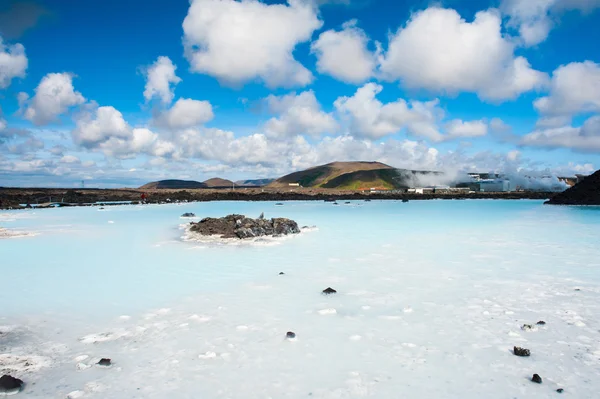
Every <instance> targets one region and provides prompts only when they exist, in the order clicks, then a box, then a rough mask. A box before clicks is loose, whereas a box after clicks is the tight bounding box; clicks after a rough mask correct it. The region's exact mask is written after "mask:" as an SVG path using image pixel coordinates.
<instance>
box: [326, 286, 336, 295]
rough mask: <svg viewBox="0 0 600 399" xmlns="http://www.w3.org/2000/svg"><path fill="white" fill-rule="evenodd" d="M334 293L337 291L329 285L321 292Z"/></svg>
mask: <svg viewBox="0 0 600 399" xmlns="http://www.w3.org/2000/svg"><path fill="white" fill-rule="evenodd" d="M335 293H337V291H336V290H334V289H333V288H331V287H327V288H325V289H324V290H323V294H325V295H330V294H335Z"/></svg>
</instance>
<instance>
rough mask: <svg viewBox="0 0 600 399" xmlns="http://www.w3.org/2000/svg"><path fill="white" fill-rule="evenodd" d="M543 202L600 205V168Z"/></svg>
mask: <svg viewBox="0 0 600 399" xmlns="http://www.w3.org/2000/svg"><path fill="white" fill-rule="evenodd" d="M545 203H546V204H550V205H600V170H597V171H596V172H595V173H594V174H592V175H590V176H587V177H586V178H584V179H583V180H582V181H580V182H579V183H577V184H575V185H574V186H573V187H571V188H569V189H567V190H565V191H563V192H562V193H560V194H557V195H555V196H554V197H552V198H550V200H548V201H546V202H545Z"/></svg>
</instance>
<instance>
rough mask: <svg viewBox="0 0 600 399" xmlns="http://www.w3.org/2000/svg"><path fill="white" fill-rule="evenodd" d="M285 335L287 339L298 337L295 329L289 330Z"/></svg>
mask: <svg viewBox="0 0 600 399" xmlns="http://www.w3.org/2000/svg"><path fill="white" fill-rule="evenodd" d="M285 337H286V338H287V339H294V338H296V333H295V332H293V331H288V332H287V334H285Z"/></svg>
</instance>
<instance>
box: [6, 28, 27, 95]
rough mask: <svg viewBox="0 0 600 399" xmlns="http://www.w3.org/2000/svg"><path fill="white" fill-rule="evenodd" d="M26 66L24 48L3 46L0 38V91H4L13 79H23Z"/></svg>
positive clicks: (20, 45)
mask: <svg viewBox="0 0 600 399" xmlns="http://www.w3.org/2000/svg"><path fill="white" fill-rule="evenodd" d="M27 64H28V60H27V56H26V55H25V47H23V45H22V44H20V43H16V44H13V45H10V44H5V43H4V41H3V39H2V36H0V89H6V88H7V87H8V86H9V85H10V82H11V81H12V80H13V79H14V78H24V77H25V71H26V70H27Z"/></svg>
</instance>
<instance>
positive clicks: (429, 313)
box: [0, 200, 600, 398]
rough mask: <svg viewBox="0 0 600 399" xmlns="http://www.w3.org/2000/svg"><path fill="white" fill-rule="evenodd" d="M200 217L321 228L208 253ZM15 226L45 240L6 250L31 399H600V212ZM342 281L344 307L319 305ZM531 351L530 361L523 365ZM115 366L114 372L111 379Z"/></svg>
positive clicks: (477, 207)
mask: <svg viewBox="0 0 600 399" xmlns="http://www.w3.org/2000/svg"><path fill="white" fill-rule="evenodd" d="M184 212H194V213H195V214H196V215H197V216H198V217H197V218H196V219H191V220H197V219H199V218H201V217H205V216H223V215H226V214H229V213H240V214H245V215H248V216H253V217H256V216H258V215H259V214H260V213H261V212H264V213H265V216H266V217H280V216H283V217H290V218H293V219H295V220H296V221H298V223H299V224H300V225H301V226H304V225H306V226H316V229H308V230H306V231H304V232H303V233H302V234H300V235H299V236H296V237H291V238H286V239H281V240H272V241H264V242H263V241H259V242H253V243H248V244H242V245H239V244H238V245H233V244H230V243H224V242H220V241H213V242H204V241H194V240H193V239H192V240H190V239H189V238H190V237H189V235H187V233H186V231H185V226H186V224H187V223H188V222H189V220H188V219H181V218H180V215H181V214H182V213H184ZM0 226H1V227H4V228H8V229H10V230H11V231H22V232H28V233H33V234H34V235H33V236H30V237H20V238H10V239H3V240H0V254H1V257H0V259H1V263H0V276H2V280H3V283H2V290H0V309H1V310H0V332H2V334H1V335H0V372H10V373H11V374H13V375H15V376H19V377H21V378H22V379H24V380H25V381H26V382H27V383H28V385H27V387H26V389H25V391H24V392H22V393H21V394H20V395H23V396H24V397H32V398H64V397H67V395H68V394H70V395H71V397H84V398H87V397H89V398H167V397H168V398H269V397H272V398H304V397H314V398H355V397H356V398H358V397H374V398H392V397H415V398H416V397H432V398H433V397H435V398H438V397H462V398H471V397H472V398H481V397H488V398H496V397H497V398H506V397H511V398H512V397H526V396H533V397H536V398H537V397H554V396H555V395H557V393H556V389H557V388H559V387H562V388H564V389H565V392H564V395H567V396H569V397H578V398H585V397H590V398H592V397H595V395H596V394H597V392H598V391H599V389H600V380H599V378H598V377H600V302H599V299H600V245H599V244H598V243H599V242H600V208H594V207H550V206H543V205H542V203H541V202H540V201H502V200H495V201H494V200H481V201H411V202H409V203H401V202H397V201H387V202H386V201H372V202H362V201H352V202H351V203H350V204H343V203H340V205H338V206H334V205H332V204H331V203H325V202H286V203H285V204H284V205H283V206H276V205H275V203H272V202H255V203H253V202H210V203H190V204H182V205H180V204H177V205H175V204H173V205H143V206H142V205H140V206H111V207H106V208H105V209H103V210H100V209H99V208H98V207H85V208H60V209H48V210H30V211H19V212H4V213H1V214H0ZM279 272H284V273H285V275H279ZM328 286H331V287H333V288H335V289H337V290H338V294H336V295H333V296H328V297H325V296H323V295H321V294H320V291H321V290H323V289H324V288H326V287H328ZM538 320H544V321H545V322H546V324H545V325H544V326H534V328H533V330H531V331H524V330H522V329H521V326H522V325H523V324H535V323H536V322H537V321H538ZM287 331H294V332H295V333H296V334H297V339H296V340H295V341H293V342H290V341H288V340H285V333H286V332H287ZM514 345H518V346H523V347H527V348H530V349H531V350H532V356H531V357H529V358H517V357H515V356H513V355H512V353H511V348H512V347H513V346H514ZM100 357H110V358H112V359H113V361H114V365H113V366H112V367H111V368H109V369H102V368H99V367H96V366H93V364H94V363H95V361H97V359H99V358H100ZM90 365H91V366H92V367H89V366H90ZM533 373H538V374H540V375H541V376H542V378H543V379H544V383H543V384H542V385H537V384H533V383H531V382H530V381H529V380H528V378H530V377H531V375H532V374H533Z"/></svg>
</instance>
